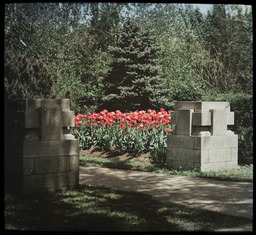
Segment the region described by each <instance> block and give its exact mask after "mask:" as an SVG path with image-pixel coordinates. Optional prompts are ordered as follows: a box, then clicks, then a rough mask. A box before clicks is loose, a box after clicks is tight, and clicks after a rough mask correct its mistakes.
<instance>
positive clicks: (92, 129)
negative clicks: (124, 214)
mask: <svg viewBox="0 0 256 235" xmlns="http://www.w3.org/2000/svg"><path fill="white" fill-rule="evenodd" d="M170 120H171V111H169V112H166V111H165V110H164V109H160V112H156V111H155V110H147V112H146V111H144V110H141V111H138V112H133V113H122V112H121V111H119V110H116V111H115V112H108V110H103V111H101V112H99V113H87V115H81V114H78V115H77V116H75V125H76V127H75V128H73V129H72V133H73V134H74V135H75V136H76V137H77V138H78V139H79V145H80V146H79V147H80V149H89V148H91V147H96V146H97V147H99V148H101V149H102V150H110V149H111V148H113V147H115V149H117V150H125V151H127V152H137V153H140V152H150V155H151V157H152V159H153V160H154V161H155V162H159V163H160V162H164V161H165V151H166V146H167V144H166V140H167V134H168V132H170V131H171V124H170Z"/></svg>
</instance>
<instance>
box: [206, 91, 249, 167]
mask: <svg viewBox="0 0 256 235" xmlns="http://www.w3.org/2000/svg"><path fill="white" fill-rule="evenodd" d="M204 99H205V100H208V101H209V100H211V101H228V102H229V103H230V106H231V111H233V112H235V125H234V126H231V128H230V129H231V130H232V131H234V132H235V133H236V134H238V163H239V164H252V163H253V96H252V95H248V94H243V93H238V94H233V93H231V94H219V95H216V96H213V95H211V96H208V97H204Z"/></svg>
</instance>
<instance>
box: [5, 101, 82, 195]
mask: <svg viewBox="0 0 256 235" xmlns="http://www.w3.org/2000/svg"><path fill="white" fill-rule="evenodd" d="M19 113H21V114H23V116H24V121H23V125H24V126H23V131H24V138H23V140H20V141H21V143H20V145H21V148H20V149H19V153H16V157H15V159H14V158H13V160H15V161H17V162H16V163H18V162H19V163H18V164H19V167H16V168H20V169H19V172H20V173H19V174H17V175H16V178H19V181H17V182H16V183H18V184H20V187H18V188H19V189H20V190H21V191H22V193H24V194H27V193H39V192H51V191H57V190H63V189H69V188H74V187H76V186H77V185H78V183H79V143H78V140H77V139H75V137H74V136H72V135H71V134H69V132H68V129H69V127H73V126H75V122H74V112H73V111H70V100H69V99H27V100H24V102H23V107H20V110H19ZM13 148H15V146H13ZM9 155H12V154H9ZM7 157H8V156H7ZM9 164H15V162H14V161H13V162H10V161H9Z"/></svg>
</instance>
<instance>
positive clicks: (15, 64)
mask: <svg viewBox="0 0 256 235" xmlns="http://www.w3.org/2000/svg"><path fill="white" fill-rule="evenodd" d="M4 59H5V63H4V90H5V96H6V98H7V99H8V100H13V99H16V98H50V97H51V96H52V85H53V79H52V77H51V73H50V72H49V70H48V67H47V65H46V64H45V63H44V62H43V60H41V59H39V60H38V59H36V58H34V57H28V56H27V55H26V54H23V55H20V54H18V55H16V54H15V53H14V52H12V51H11V50H9V49H7V50H6V51H5V58H4Z"/></svg>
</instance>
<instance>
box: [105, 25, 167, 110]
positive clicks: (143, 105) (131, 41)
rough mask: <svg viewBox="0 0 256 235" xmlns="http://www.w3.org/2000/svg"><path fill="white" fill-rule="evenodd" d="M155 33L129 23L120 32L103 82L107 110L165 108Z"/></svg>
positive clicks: (112, 49)
mask: <svg viewBox="0 0 256 235" xmlns="http://www.w3.org/2000/svg"><path fill="white" fill-rule="evenodd" d="M159 50H160V48H159V47H158V46H157V45H156V42H155V39H154V37H153V34H152V30H150V29H145V28H143V27H140V25H139V22H137V21H135V20H129V21H128V22H127V23H126V24H125V25H124V26H123V27H122V29H121V35H120V39H119V40H118V42H117V43H116V45H115V46H114V47H110V53H111V54H112V56H113V61H112V62H111V64H110V68H111V71H110V73H109V74H108V76H107V77H106V78H105V79H104V83H105V84H106V93H105V97H104V101H105V103H104V105H103V106H104V107H106V108H108V109H111V110H115V109H120V110H122V111H129V110H141V109H152V108H157V107H159V106H161V107H162V106H163V105H166V102H167V100H166V94H165V93H164V89H163V83H164V80H163V78H161V77H160V69H161V68H160V66H159V65H158V64H157V62H156V61H157V56H158V52H159Z"/></svg>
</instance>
